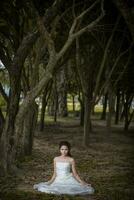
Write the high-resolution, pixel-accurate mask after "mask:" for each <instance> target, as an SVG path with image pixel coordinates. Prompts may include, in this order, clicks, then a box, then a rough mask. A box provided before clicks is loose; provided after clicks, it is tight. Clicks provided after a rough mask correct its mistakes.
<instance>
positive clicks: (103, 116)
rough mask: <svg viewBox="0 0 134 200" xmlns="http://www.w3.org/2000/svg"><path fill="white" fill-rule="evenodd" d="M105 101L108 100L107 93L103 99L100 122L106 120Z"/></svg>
mask: <svg viewBox="0 0 134 200" xmlns="http://www.w3.org/2000/svg"><path fill="white" fill-rule="evenodd" d="M107 100H108V93H106V94H105V96H104V99H103V111H102V115H101V120H105V119H106V110H107Z"/></svg>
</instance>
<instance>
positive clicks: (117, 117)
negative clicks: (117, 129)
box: [115, 90, 120, 124]
mask: <svg viewBox="0 0 134 200" xmlns="http://www.w3.org/2000/svg"><path fill="white" fill-rule="evenodd" d="M116 99H117V101H116V113H115V124H118V123H119V111H120V90H117V95H116Z"/></svg>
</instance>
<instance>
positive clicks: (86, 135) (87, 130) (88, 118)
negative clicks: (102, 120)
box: [83, 96, 92, 146]
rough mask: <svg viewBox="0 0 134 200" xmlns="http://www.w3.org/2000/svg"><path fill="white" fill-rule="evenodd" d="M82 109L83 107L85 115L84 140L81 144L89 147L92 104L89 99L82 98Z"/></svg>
mask: <svg viewBox="0 0 134 200" xmlns="http://www.w3.org/2000/svg"><path fill="white" fill-rule="evenodd" d="M84 100H85V102H84V107H85V111H84V113H85V115H84V138H83V143H84V146H89V142H90V138H89V136H90V133H91V131H92V125H91V112H92V106H91V105H92V103H91V100H90V98H89V97H87V96H85V97H84Z"/></svg>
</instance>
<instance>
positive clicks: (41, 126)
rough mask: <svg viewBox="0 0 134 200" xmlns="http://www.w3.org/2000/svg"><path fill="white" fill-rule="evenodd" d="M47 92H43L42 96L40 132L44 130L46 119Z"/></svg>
mask: <svg viewBox="0 0 134 200" xmlns="http://www.w3.org/2000/svg"><path fill="white" fill-rule="evenodd" d="M46 95H47V94H46V91H44V92H43V96H42V107H41V118H40V127H39V129H40V131H43V130H44V118H45V112H46V106H47V101H46Z"/></svg>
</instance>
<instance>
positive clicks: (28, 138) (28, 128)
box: [19, 102, 38, 156]
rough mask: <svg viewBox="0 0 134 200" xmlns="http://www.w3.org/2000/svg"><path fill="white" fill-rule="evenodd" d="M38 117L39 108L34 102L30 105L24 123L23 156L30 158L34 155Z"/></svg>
mask: <svg viewBox="0 0 134 200" xmlns="http://www.w3.org/2000/svg"><path fill="white" fill-rule="evenodd" d="M37 117H38V106H37V104H36V103H35V102H34V103H33V104H32V105H30V107H29V110H28V113H27V115H26V117H25V121H24V129H23V135H22V136H23V138H22V146H21V153H20V155H21V156H28V155H31V153H32V147H33V136H34V132H35V130H36V124H37ZM20 155H19V156H20Z"/></svg>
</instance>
